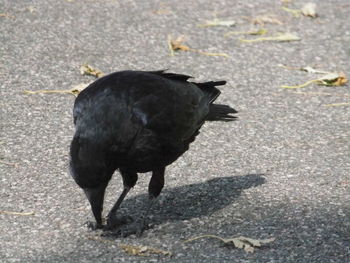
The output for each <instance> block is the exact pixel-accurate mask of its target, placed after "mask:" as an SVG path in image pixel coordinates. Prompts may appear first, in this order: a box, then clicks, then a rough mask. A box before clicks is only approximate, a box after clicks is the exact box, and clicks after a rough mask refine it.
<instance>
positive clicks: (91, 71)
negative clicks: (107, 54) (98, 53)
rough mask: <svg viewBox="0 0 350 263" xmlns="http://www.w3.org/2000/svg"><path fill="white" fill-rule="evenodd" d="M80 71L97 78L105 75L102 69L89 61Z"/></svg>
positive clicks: (82, 73)
mask: <svg viewBox="0 0 350 263" xmlns="http://www.w3.org/2000/svg"><path fill="white" fill-rule="evenodd" d="M80 73H81V75H90V76H94V77H96V78H99V77H102V76H103V75H104V73H103V72H102V71H101V70H99V69H95V68H93V67H92V66H90V65H89V64H87V63H85V64H83V65H81V66H80Z"/></svg>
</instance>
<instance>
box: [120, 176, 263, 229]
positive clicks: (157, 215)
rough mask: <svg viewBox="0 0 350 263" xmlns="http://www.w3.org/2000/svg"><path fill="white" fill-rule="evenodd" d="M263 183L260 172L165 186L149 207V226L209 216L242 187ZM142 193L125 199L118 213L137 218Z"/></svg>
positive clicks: (238, 193) (232, 197) (239, 192)
mask: <svg viewBox="0 0 350 263" xmlns="http://www.w3.org/2000/svg"><path fill="white" fill-rule="evenodd" d="M264 183H265V178H264V177H263V174H248V175H244V176H232V177H217V178H214V179H210V180H208V181H205V182H201V183H198V184H189V185H183V186H178V187H174V188H170V189H169V188H168V189H167V188H165V189H164V190H163V192H162V193H161V195H162V197H161V198H160V200H159V202H157V204H156V205H154V207H153V208H152V209H151V211H150V213H149V215H152V219H151V220H148V221H149V223H150V224H151V225H158V224H162V223H164V222H167V221H178V220H189V219H192V218H197V217H201V216H207V215H210V214H212V213H214V212H216V211H218V210H220V209H222V208H224V207H226V206H228V205H229V204H231V203H232V202H234V200H235V199H236V198H238V197H239V196H240V194H241V193H242V191H243V190H244V189H248V188H251V187H256V186H259V185H261V184H264ZM146 198H148V197H147V195H146V194H142V195H138V196H135V197H132V198H128V199H126V200H125V201H124V203H123V204H122V207H121V209H120V210H119V211H118V213H119V215H121V216H123V215H129V216H130V215H131V216H132V217H134V218H135V217H137V216H138V215H139V213H140V212H141V211H142V209H143V207H142V203H143V200H146Z"/></svg>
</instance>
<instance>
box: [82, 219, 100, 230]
mask: <svg viewBox="0 0 350 263" xmlns="http://www.w3.org/2000/svg"><path fill="white" fill-rule="evenodd" d="M84 225H86V226H87V228H88V229H89V230H92V231H95V230H98V229H103V228H104V227H103V225H102V224H98V223H96V222H93V221H87V222H85V224H84Z"/></svg>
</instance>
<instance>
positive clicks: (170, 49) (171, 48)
mask: <svg viewBox="0 0 350 263" xmlns="http://www.w3.org/2000/svg"><path fill="white" fill-rule="evenodd" d="M168 48H169V51H170V56H174V49H173V47H172V44H171V35H168Z"/></svg>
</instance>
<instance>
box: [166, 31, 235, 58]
mask: <svg viewBox="0 0 350 263" xmlns="http://www.w3.org/2000/svg"><path fill="white" fill-rule="evenodd" d="M183 41H184V36H180V37H178V38H176V39H175V40H173V39H172V38H171V35H168V47H169V50H170V56H174V51H192V52H196V53H199V54H203V55H206V56H221V57H227V58H229V57H230V56H229V55H227V54H226V53H212V52H205V51H201V50H197V49H193V48H190V47H189V46H186V45H184V44H183Z"/></svg>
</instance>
